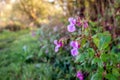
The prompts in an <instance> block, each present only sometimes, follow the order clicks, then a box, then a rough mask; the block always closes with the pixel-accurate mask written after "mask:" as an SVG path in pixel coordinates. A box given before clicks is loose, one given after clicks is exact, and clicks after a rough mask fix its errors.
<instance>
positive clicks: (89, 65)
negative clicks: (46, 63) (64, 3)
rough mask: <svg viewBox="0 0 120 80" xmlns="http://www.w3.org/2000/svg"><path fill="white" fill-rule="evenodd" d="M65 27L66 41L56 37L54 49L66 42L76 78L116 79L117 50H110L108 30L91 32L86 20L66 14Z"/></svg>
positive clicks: (119, 74)
mask: <svg viewBox="0 0 120 80" xmlns="http://www.w3.org/2000/svg"><path fill="white" fill-rule="evenodd" d="M68 21H69V25H68V26H67V31H68V32H69V39H68V40H69V41H68V43H65V42H66V41H64V40H63V41H61V40H55V41H54V44H55V52H59V49H60V48H61V50H62V48H63V47H65V46H64V45H68V46H69V49H70V53H68V54H71V57H73V60H74V63H75V65H77V67H76V74H75V75H76V78H78V79H79V80H119V79H120V66H119V65H120V59H119V58H120V53H118V54H116V53H115V52H114V51H113V49H112V48H113V47H111V46H110V45H111V44H112V37H111V34H110V33H109V32H108V31H104V32H103V31H102V32H94V33H93V32H92V30H93V29H92V27H91V26H90V25H89V24H90V23H88V21H87V20H85V19H81V18H80V17H78V18H72V17H71V18H69V19H68Z"/></svg>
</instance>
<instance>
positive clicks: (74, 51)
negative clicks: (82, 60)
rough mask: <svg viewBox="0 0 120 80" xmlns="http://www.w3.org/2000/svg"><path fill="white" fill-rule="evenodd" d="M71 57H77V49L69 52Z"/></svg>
mask: <svg viewBox="0 0 120 80" xmlns="http://www.w3.org/2000/svg"><path fill="white" fill-rule="evenodd" d="M71 55H72V56H73V57H75V56H77V55H78V49H77V48H73V49H72V50H71Z"/></svg>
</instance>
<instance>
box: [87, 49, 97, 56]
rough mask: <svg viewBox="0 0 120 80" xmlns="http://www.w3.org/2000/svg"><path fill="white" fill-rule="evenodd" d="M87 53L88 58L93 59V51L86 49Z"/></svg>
mask: <svg viewBox="0 0 120 80" xmlns="http://www.w3.org/2000/svg"><path fill="white" fill-rule="evenodd" d="M87 51H88V54H89V58H93V57H94V54H95V51H94V49H92V48H88V49H87Z"/></svg>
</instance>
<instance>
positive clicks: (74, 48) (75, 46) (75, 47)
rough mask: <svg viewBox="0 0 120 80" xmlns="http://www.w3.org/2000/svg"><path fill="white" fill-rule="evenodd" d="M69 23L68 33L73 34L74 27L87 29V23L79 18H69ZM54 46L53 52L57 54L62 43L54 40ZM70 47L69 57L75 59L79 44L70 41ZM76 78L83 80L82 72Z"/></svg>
mask: <svg viewBox="0 0 120 80" xmlns="http://www.w3.org/2000/svg"><path fill="white" fill-rule="evenodd" d="M68 21H69V23H70V24H69V25H68V26H67V30H68V32H71V33H72V32H75V31H76V30H77V29H76V26H83V27H84V28H87V27H88V23H87V21H86V20H81V19H80V18H77V19H75V18H72V17H71V18H69V19H68ZM54 44H55V45H56V46H55V52H58V51H59V48H60V47H63V43H62V41H58V40H54ZM70 46H71V47H72V49H71V55H72V56H73V57H76V56H77V55H78V54H79V51H78V49H79V48H80V44H79V43H78V42H77V41H76V40H74V41H71V42H70ZM76 77H77V78H79V80H83V74H82V72H80V71H78V72H77V74H76Z"/></svg>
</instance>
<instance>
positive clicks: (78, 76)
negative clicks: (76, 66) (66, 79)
mask: <svg viewBox="0 0 120 80" xmlns="http://www.w3.org/2000/svg"><path fill="white" fill-rule="evenodd" d="M76 77H77V78H79V80H84V79H83V74H82V72H80V71H78V72H77V74H76Z"/></svg>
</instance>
